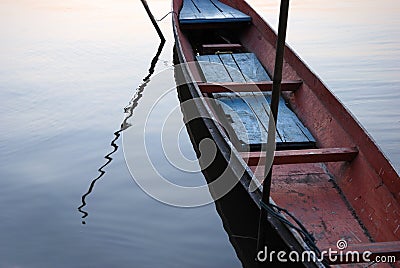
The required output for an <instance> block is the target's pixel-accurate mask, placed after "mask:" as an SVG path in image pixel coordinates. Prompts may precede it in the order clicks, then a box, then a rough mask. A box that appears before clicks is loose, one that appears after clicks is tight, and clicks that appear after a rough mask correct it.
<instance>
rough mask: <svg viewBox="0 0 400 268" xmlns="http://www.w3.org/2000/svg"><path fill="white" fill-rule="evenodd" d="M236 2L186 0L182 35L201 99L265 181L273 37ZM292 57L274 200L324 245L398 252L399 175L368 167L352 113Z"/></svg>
mask: <svg viewBox="0 0 400 268" xmlns="http://www.w3.org/2000/svg"><path fill="white" fill-rule="evenodd" d="M222 2H224V3H222ZM236 2H238V1H216V0H184V1H183V4H182V8H181V10H180V13H179V24H180V31H181V32H182V34H183V36H184V37H185V38H186V40H187V44H186V45H185V44H184V45H183V46H185V47H184V50H185V51H186V52H187V51H189V52H187V53H190V54H191V56H190V55H189V54H187V58H188V59H189V60H190V59H193V60H195V61H196V62H197V66H198V72H199V75H200V82H199V83H198V86H199V88H200V91H201V93H202V94H203V96H204V97H208V98H207V99H208V100H209V101H208V102H209V106H210V109H211V110H212V112H213V113H214V115H215V116H216V118H217V119H218V120H219V121H220V124H221V125H222V126H223V128H224V129H225V131H226V134H227V136H229V139H230V141H231V142H232V144H233V145H234V146H235V148H236V149H237V151H238V152H239V154H240V155H241V157H242V158H243V159H244V160H245V162H246V163H247V164H248V166H249V167H250V169H251V170H252V172H253V174H254V175H255V177H256V178H257V179H258V180H259V181H260V182H262V181H263V178H264V162H265V152H264V150H265V145H266V143H267V134H268V129H269V128H268V122H269V113H270V110H269V105H268V104H270V101H271V89H272V81H271V77H272V76H273V68H274V67H273V66H274V53H275V48H274V45H275V44H274V41H275V40H276V39H275V38H273V37H271V36H273V32H272V30H267V32H265V31H264V30H261V29H260V27H261V26H259V25H261V22H262V20H261V18H260V17H259V16H256V15H255V14H253V13H252V11H251V10H250V11H247V10H245V8H243V7H242V6H240V4H237V3H236ZM235 3H236V6H235ZM240 10H242V11H240ZM286 53H287V55H286V56H285V63H284V69H283V71H284V73H283V81H282V85H281V91H282V94H281V97H280V102H279V109H278V111H279V112H278V119H277V126H276V134H275V141H276V148H277V151H276V152H275V158H274V165H273V173H272V174H273V179H272V187H271V196H272V199H273V200H274V202H275V203H276V204H277V205H278V206H280V207H283V208H285V209H287V210H288V211H290V213H292V214H293V215H294V216H295V217H296V218H298V219H299V220H300V221H301V222H302V223H303V224H304V226H305V227H306V228H307V230H308V231H309V232H311V233H312V235H313V236H314V238H315V239H316V241H317V245H318V247H319V248H320V249H327V248H328V247H330V248H333V249H335V248H336V243H337V241H339V240H341V239H345V240H346V241H347V242H348V244H349V245H352V246H353V248H357V249H358V250H371V251H373V252H374V254H377V255H384V254H388V253H392V254H395V255H396V256H399V252H400V243H399V240H400V206H399V201H400V195H399V185H400V184H399V181H398V180H397V181H396V180H394V181H393V178H396V176H394V177H393V175H391V176H392V177H390V178H389V177H386V181H385V178H382V175H383V174H380V173H379V171H376V170H375V169H374V167H373V166H372V167H371V164H370V163H369V159H365V157H366V154H368V151H365V152H362V150H361V148H362V146H363V145H362V144H361V145H360V141H362V139H358V140H357V137H353V136H352V135H353V134H351V133H349V131H351V130H352V128H355V127H353V126H349V127H348V126H346V125H344V126H343V125H341V122H342V121H345V120H348V117H347V116H344V115H343V114H341V113H344V112H346V113H347V111H346V110H343V111H342V110H341V111H339V113H337V112H336V113H331V111H330V108H329V107H328V105H329V102H330V100H328V101H326V98H328V97H331V95H329V94H330V93H326V92H323V91H322V90H323V89H325V87H324V86H323V84H322V83H320V82H319V80H318V81H317V82H315V81H314V80H315V79H317V78H314V77H312V76H311V75H310V74H308V73H307V72H310V71H309V70H308V68H306V71H301V70H300V71H299V70H298V69H295V68H303V65H301V64H299V67H295V66H294V63H296V61H295V60H291V59H292V58H293V57H296V58H297V56H296V55H295V54H294V53H293V52H292V51H291V50H289V51H288V49H287V51H286ZM188 55H189V56H188ZM191 57H192V58H191ZM291 61H292V62H291ZM302 64H303V63H302ZM302 72H303V73H306V75H304V77H306V79H305V80H303V78H304V77H303V76H302V74H301V73H302ZM310 73H311V72H310ZM317 90H319V91H318V93H315V92H316V91H317ZM318 94H321V96H323V94H328V95H329V96H328V97H325V96H323V97H320V96H319V95H318ZM324 98H325V99H324ZM333 98H334V97H333ZM334 104H336V103H334ZM343 109H344V108H343ZM341 117H343V118H341ZM350 117H351V116H350ZM353 121H354V120H353ZM357 131H358V129H357ZM357 131H355V133H356V135H357ZM363 138H364V137H363ZM371 174H372V175H371ZM388 176H389V175H388ZM397 178H398V176H397ZM390 183H391V185H392V187H393V188H391V186H390ZM373 242H374V243H373ZM377 242H379V243H377ZM350 248H351V247H350Z"/></svg>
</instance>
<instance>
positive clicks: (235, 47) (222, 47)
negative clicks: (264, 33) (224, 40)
mask: <svg viewBox="0 0 400 268" xmlns="http://www.w3.org/2000/svg"><path fill="white" fill-rule="evenodd" d="M201 47H202V49H203V53H205V54H210V53H215V52H218V51H232V52H233V51H240V50H241V49H243V46H242V45H241V44H204V45H202V46H201Z"/></svg>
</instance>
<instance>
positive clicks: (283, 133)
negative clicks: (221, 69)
mask: <svg viewBox="0 0 400 268" xmlns="http://www.w3.org/2000/svg"><path fill="white" fill-rule="evenodd" d="M213 96H214V98H215V99H216V100H217V103H218V101H220V102H222V103H224V104H226V105H227V106H225V107H223V106H224V105H221V104H220V107H221V109H222V111H223V113H224V115H223V116H225V117H228V118H231V127H232V129H233V130H234V133H235V135H236V136H237V137H236V138H235V139H238V140H240V141H241V142H242V144H241V148H242V149H244V148H248V147H250V148H261V146H263V145H265V144H266V140H267V135H268V120H269V119H268V112H269V107H266V105H267V103H270V101H271V93H253V92H241V93H215V94H213ZM276 130H277V133H276V137H275V140H276V143H277V146H278V147H279V146H284V147H298V146H302V147H313V146H314V145H315V139H314V138H313V137H312V135H311V133H310V132H309V131H308V129H307V128H306V127H305V126H304V125H303V124H302V123H301V121H300V120H299V119H298V117H297V116H296V114H294V113H293V111H291V110H290V109H289V107H287V105H286V104H285V101H284V99H283V98H282V97H281V98H280V102H279V112H278V122H277V129H276Z"/></svg>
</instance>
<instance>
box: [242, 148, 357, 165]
mask: <svg viewBox="0 0 400 268" xmlns="http://www.w3.org/2000/svg"><path fill="white" fill-rule="evenodd" d="M357 154H358V150H357V149H356V148H322V149H305V150H285V151H275V155H274V165H285V164H302V163H320V162H341V161H352V160H353V159H354V158H355V157H356V156H357ZM241 155H242V157H243V159H244V161H245V162H247V163H248V165H249V166H257V165H259V164H264V163H265V152H242V153H241Z"/></svg>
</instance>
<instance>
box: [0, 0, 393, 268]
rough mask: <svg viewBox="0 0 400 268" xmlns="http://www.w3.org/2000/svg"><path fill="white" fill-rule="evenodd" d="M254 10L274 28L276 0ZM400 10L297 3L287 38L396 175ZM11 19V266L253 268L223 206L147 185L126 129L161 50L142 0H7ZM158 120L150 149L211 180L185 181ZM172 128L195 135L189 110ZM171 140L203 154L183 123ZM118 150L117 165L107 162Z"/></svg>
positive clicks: (144, 100)
mask: <svg viewBox="0 0 400 268" xmlns="http://www.w3.org/2000/svg"><path fill="white" fill-rule="evenodd" d="M251 3H252V4H253V5H254V6H255V7H256V8H257V9H258V10H259V11H260V12H261V13H262V14H263V16H264V17H265V18H266V19H267V20H268V21H269V22H270V23H271V24H272V25H273V26H274V27H275V25H276V21H277V7H278V3H277V1H268V2H267V1H260V0H252V1H251ZM149 5H150V6H151V8H152V9H153V10H154V13H155V15H156V17H161V16H163V15H164V14H166V13H167V12H168V11H169V9H170V2H169V1H161V0H154V1H149ZM399 12H400V3H399V2H398V1H391V0H384V1H379V2H376V1H361V0H352V1H342V0H340V1H336V2H332V1H327V0H323V1H308V0H305V1H293V3H292V9H291V13H290V21H289V32H288V43H289V44H290V45H291V46H292V47H293V48H294V49H295V51H297V52H298V53H299V54H300V55H301V57H302V58H303V59H305V61H306V62H307V63H308V64H309V65H310V66H311V67H312V69H313V70H315V71H316V72H317V73H318V74H319V75H320V76H321V77H322V79H323V80H324V81H325V82H326V83H327V84H328V86H329V87H330V88H331V89H332V91H333V92H334V93H335V94H336V95H337V96H339V97H340V99H341V100H342V101H343V102H344V103H345V105H346V106H347V107H348V108H349V109H350V111H351V112H352V113H353V114H355V116H356V117H357V119H358V120H359V121H360V122H361V123H362V124H363V126H364V127H365V128H366V129H367V130H368V132H369V133H370V134H371V135H372V136H373V138H374V139H375V140H376V141H377V143H378V144H379V146H381V147H382V149H383V151H384V152H385V154H387V156H388V157H389V159H390V160H391V161H392V163H393V165H394V166H395V167H396V168H397V170H400V149H399V148H400V135H399V134H400V113H399V107H398V104H397V103H398V100H399V99H400V91H399V90H398V85H399V82H400V76H399V73H400V61H399V60H400V48H399V47H400V46H399V44H400V29H399V27H398V25H400V23H399V22H400V18H399V17H398V16H397V14H399ZM0 23H1V26H0V36H1V37H0V38H1V42H0V63H1V65H0V89H1V90H0V111H1V112H0V122H1V131H0V152H1V153H0V178H1V179H0V211H1V212H2V213H1V215H2V216H1V218H0V238H1V239H0V267H111V266H112V267H161V266H163V267H164V266H165V267H238V266H240V262H239V260H238V259H237V257H236V254H235V252H234V250H233V247H232V246H231V244H230V243H229V239H228V235H227V234H226V232H225V231H224V229H223V226H222V222H221V219H220V218H219V216H218V214H217V212H216V210H215V206H214V205H213V204H210V205H207V206H202V207H197V208H190V209H189V208H186V209H184V208H176V207H172V206H167V205H164V204H162V203H160V202H158V201H156V200H154V199H152V198H151V197H149V196H148V195H146V194H145V193H144V192H143V191H142V190H141V189H140V188H139V187H138V185H137V184H136V183H135V181H134V180H133V179H132V176H131V175H130V172H129V170H128V168H127V165H126V163H125V159H124V152H123V148H122V139H121V137H122V136H121V137H118V134H119V132H117V131H119V130H120V126H121V123H122V122H123V120H124V118H125V114H124V108H125V107H126V106H127V105H128V104H129V101H130V100H131V98H132V96H134V94H135V91H136V89H137V88H138V86H139V85H140V83H141V81H142V79H143V77H145V76H146V75H147V74H148V68H149V66H150V61H151V59H152V58H153V56H154V55H155V53H156V51H157V47H158V39H157V35H156V33H155V31H154V30H153V28H152V26H151V24H150V23H149V20H148V18H147V17H146V15H145V13H144V11H143V8H142V6H141V4H140V2H139V1H125V0H116V1H110V0H100V1H98V0H97V1H91V0H87V1H75V0H72V1H63V2H62V1H50V0H37V1H30V0H21V1H10V0H3V1H1V2H0ZM170 24H171V23H170V17H168V18H167V19H166V20H164V21H163V22H161V23H160V25H161V27H162V30H163V32H164V33H165V35H166V38H167V40H168V41H167V44H166V45H165V47H164V49H163V51H162V53H161V56H160V58H159V60H158V62H157V65H156V73H157V72H160V71H163V70H165V69H167V68H168V67H169V66H171V65H172V46H173V37H172V29H171V25H170ZM156 77H157V76H156ZM156 80H157V79H153V80H152V82H150V83H149V85H148V87H146V88H144V91H143V92H142V96H141V98H139V100H138V105H137V107H136V108H135V110H134V111H133V116H132V117H131V118H129V122H128V123H129V124H131V125H132V126H130V127H129V128H128V129H127V130H126V131H125V132H126V135H128V134H131V135H133V136H134V135H135V133H136V134H137V133H140V132H143V124H144V122H145V118H144V117H145V110H146V109H147V108H148V107H151V105H152V100H153V98H154V97H155V96H156V94H159V91H156V90H152V89H154V88H159V87H158V85H157V84H156ZM167 80H168V82H170V83H173V81H174V78H173V73H170V74H169V76H168V77H167ZM161 88H162V87H161ZM166 90H167V89H166ZM163 101H164V102H162V103H161V105H159V106H158V108H157V109H159V110H158V113H160V114H162V113H163V112H164V111H165V113H168V112H169V109H170V107H174V106H176V105H177V104H178V99H177V96H176V94H175V93H170V94H167V95H166V97H165V98H164V99H163ZM152 120H153V122H151V124H150V127H149V128H148V130H147V134H148V137H149V138H148V139H149V142H148V143H147V144H148V147H149V148H148V149H149V151H150V154H152V155H154V157H155V159H156V161H155V162H154V163H153V164H154V165H155V166H156V167H157V169H158V171H159V172H160V173H163V175H165V176H167V177H168V178H170V179H171V180H176V181H177V182H179V183H181V184H182V185H202V184H203V183H204V178H203V176H202V175H201V173H198V172H197V173H196V172H192V173H182V172H180V171H178V170H177V169H174V168H171V167H170V166H167V165H166V164H165V163H166V162H165V159H163V155H162V154H159V155H157V146H158V145H159V144H158V143H157V142H154V143H153V142H152V141H153V140H154V141H157V139H158V135H157V134H158V132H159V129H158V128H157V127H152V126H157V121H156V119H152ZM171 122H173V123H171V125H175V126H178V128H179V126H181V127H182V117H181V115H180V116H176V117H174V119H173V120H172V121H171ZM114 132H117V135H115V134H114ZM164 134H165V135H166V137H165V138H166V139H172V138H175V140H178V142H179V145H180V150H181V151H182V153H183V154H184V155H185V156H186V157H187V158H188V159H195V154H194V152H193V149H192V145H191V144H190V141H189V138H188V135H187V133H186V130H185V129H184V128H183V129H182V130H181V131H180V132H179V135H178V137H176V136H173V135H175V134H174V132H173V131H168V129H167V130H166V131H164ZM112 141H113V144H114V146H112V145H111V142H112ZM113 151H115V152H114V153H112V154H111V158H112V161H111V162H110V160H109V159H106V158H104V156H106V155H108V154H109V153H111V152H113ZM131 161H132V163H133V165H130V168H131V169H135V170H136V171H137V172H138V173H137V174H139V175H140V176H142V177H145V176H146V174H147V170H146V169H145V166H144V165H143V164H142V162H143V161H144V160H143V155H142V154H140V153H139V152H138V153H135V151H134V150H133V153H132V159H131ZM106 163H108V164H107V166H105V167H102V166H103V165H104V164H106ZM194 165H195V164H194ZM98 169H101V171H103V172H105V173H104V174H103V175H102V172H101V171H98ZM99 175H102V176H101V177H100V178H99V179H98V180H95V179H97V178H98V177H99ZM94 180H95V185H94V188H93V189H92V192H91V193H90V194H89V195H88V196H86V199H85V200H86V203H87V204H86V206H85V207H83V211H85V212H86V213H89V214H88V216H87V217H85V218H84V221H85V222H86V224H82V223H81V221H82V218H81V217H82V216H85V215H86V214H83V213H80V212H79V211H78V210H77V208H78V207H79V206H80V205H81V197H82V195H83V194H85V193H86V192H87V191H88V188H89V186H90V185H91V183H92V182H93V181H94ZM170 194H171V195H173V193H170ZM182 198H187V200H189V199H190V197H182Z"/></svg>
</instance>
